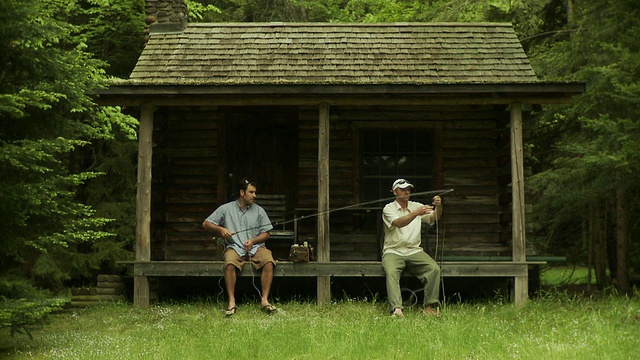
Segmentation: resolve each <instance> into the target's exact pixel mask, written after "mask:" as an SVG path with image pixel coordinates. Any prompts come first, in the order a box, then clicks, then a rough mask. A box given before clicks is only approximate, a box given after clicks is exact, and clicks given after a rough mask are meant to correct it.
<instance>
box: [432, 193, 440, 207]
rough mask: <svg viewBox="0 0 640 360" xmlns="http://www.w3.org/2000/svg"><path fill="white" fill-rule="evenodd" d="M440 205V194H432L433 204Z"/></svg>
mask: <svg viewBox="0 0 640 360" xmlns="http://www.w3.org/2000/svg"><path fill="white" fill-rule="evenodd" d="M440 205H442V199H440V196H437V195H436V196H434V197H433V206H440Z"/></svg>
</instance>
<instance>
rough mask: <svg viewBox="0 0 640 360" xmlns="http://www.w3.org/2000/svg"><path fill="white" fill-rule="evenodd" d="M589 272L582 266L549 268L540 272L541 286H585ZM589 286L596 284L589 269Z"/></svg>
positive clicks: (594, 276)
mask: <svg viewBox="0 0 640 360" xmlns="http://www.w3.org/2000/svg"><path fill="white" fill-rule="evenodd" d="M588 272H589V270H588V269H587V268H586V267H584V266H551V267H545V268H543V269H542V271H541V272H540V282H541V283H542V284H543V285H586V284H587V283H588V282H589V281H588V279H589V277H588ZM591 284H592V285H595V284H596V274H595V272H594V271H593V269H591Z"/></svg>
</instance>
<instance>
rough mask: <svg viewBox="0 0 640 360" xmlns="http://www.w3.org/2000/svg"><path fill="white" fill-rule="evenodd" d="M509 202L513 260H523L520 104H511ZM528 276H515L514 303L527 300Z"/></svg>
mask: <svg viewBox="0 0 640 360" xmlns="http://www.w3.org/2000/svg"><path fill="white" fill-rule="evenodd" d="M510 137H511V204H512V211H511V212H512V214H513V215H512V218H513V219H512V244H511V246H512V251H513V261H516V262H525V261H526V260H527V257H526V246H525V241H526V240H525V219H524V211H525V204H524V164H523V162H524V157H523V150H522V104H519V103H514V104H511V136H510ZM528 294H529V276H528V272H525V276H516V277H515V284H514V294H513V295H514V301H515V303H516V305H523V304H525V303H526V302H527V298H528Z"/></svg>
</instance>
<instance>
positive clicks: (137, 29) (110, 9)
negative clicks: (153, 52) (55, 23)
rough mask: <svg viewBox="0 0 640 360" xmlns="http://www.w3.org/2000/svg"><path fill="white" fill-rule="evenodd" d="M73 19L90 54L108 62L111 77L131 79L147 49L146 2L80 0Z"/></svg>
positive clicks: (135, 0) (132, 0)
mask: <svg viewBox="0 0 640 360" xmlns="http://www.w3.org/2000/svg"><path fill="white" fill-rule="evenodd" d="M78 6H79V7H80V8H79V9H78V13H77V14H75V16H74V17H73V18H72V19H70V21H71V22H73V23H75V24H78V25H79V26H82V32H81V36H82V41H84V42H85V43H86V44H87V51H88V52H90V53H92V54H93V56H94V57H95V58H97V59H101V60H103V61H105V63H106V64H107V67H106V72H107V73H108V74H109V75H113V76H117V77H121V78H125V77H128V76H129V74H130V73H131V71H132V70H133V67H134V65H135V63H136V61H137V60H138V56H140V53H141V52H142V48H143V46H144V26H145V22H144V17H145V13H144V6H145V0H80V1H78Z"/></svg>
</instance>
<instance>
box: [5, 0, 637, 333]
mask: <svg viewBox="0 0 640 360" xmlns="http://www.w3.org/2000/svg"><path fill="white" fill-rule="evenodd" d="M186 3H187V5H188V7H189V10H190V18H189V21H190V22H259V21H286V22H484V21H490V22H510V23H512V24H513V25H514V28H515V31H516V33H517V34H518V36H519V38H520V40H521V42H522V44H523V46H524V48H525V51H526V52H527V54H528V56H529V58H530V60H531V62H532V65H533V67H534V70H535V71H536V74H537V75H538V77H539V78H540V79H541V80H545V81H579V82H585V83H586V85H587V91H586V92H585V93H584V94H583V95H580V96H577V97H575V98H574V99H573V100H572V101H571V102H570V103H569V104H565V105H558V106H545V107H544V108H535V109H533V110H534V115H535V116H533V117H532V118H531V119H530V120H529V121H528V123H527V124H526V126H527V127H528V128H530V129H531V134H532V136H531V138H530V139H529V140H528V142H527V143H526V147H527V152H528V153H530V155H531V156H530V157H529V158H528V159H529V160H528V161H529V164H528V165H529V166H531V167H532V169H533V175H532V176H530V177H529V178H528V179H527V185H528V186H529V188H530V190H531V192H530V193H529V194H528V195H527V196H528V198H527V201H528V202H529V203H532V204H533V206H534V210H533V212H532V214H531V215H530V216H529V218H528V219H527V221H528V222H529V223H530V224H532V226H533V229H534V230H533V233H532V234H530V235H529V237H528V239H527V240H528V241H530V242H532V243H533V244H534V246H535V248H536V249H537V251H538V252H539V253H541V254H549V255H559V256H566V257H567V260H568V262H569V263H572V264H579V265H588V266H592V267H593V268H594V269H595V274H596V280H597V284H598V287H599V288H600V289H609V288H610V289H614V290H615V291H617V292H618V293H620V294H631V293H632V285H633V283H634V279H637V277H638V275H639V274H640V270H639V265H640V242H639V241H637V240H638V236H639V235H640V234H639V230H640V228H639V221H638V220H639V219H640V207H639V203H638V201H637V199H638V198H639V197H638V195H639V190H640V185H639V184H640V181H639V180H640V43H639V42H638V41H637V39H640V3H639V2H637V1H636V0H619V1H615V2H609V1H606V0H589V1H582V0H484V1H481V0H475V1H474V0H200V1H196V0H187V1H186ZM144 9H145V4H144V0H64V1H62V0H3V1H2V2H0V229H1V230H0V246H1V249H2V250H3V251H1V252H0V328H1V327H7V326H8V327H12V328H13V329H19V328H20V326H23V325H25V324H29V323H30V322H36V321H38V319H40V318H42V316H44V315H45V314H46V313H47V312H49V311H51V309H53V308H55V307H56V306H58V305H60V300H56V299H54V298H53V296H52V295H53V294H56V293H59V292H60V291H64V289H67V288H68V287H69V286H77V285H81V284H86V283H92V282H93V281H94V280H95V279H96V275H97V274H98V273H117V272H121V271H122V269H119V268H116V265H115V263H116V260H123V259H130V258H131V257H132V248H133V243H134V239H135V233H134V232H135V218H136V217H135V185H136V162H137V142H136V130H137V126H138V122H137V120H136V119H135V118H132V117H130V116H128V115H127V114H126V113H124V112H123V111H122V109H120V108H117V107H99V106H97V105H96V104H95V102H94V100H95V97H94V95H95V93H96V91H97V90H98V89H101V88H104V87H105V86H107V84H108V82H109V79H111V78H114V77H118V78H126V77H128V75H129V73H130V72H131V70H132V69H133V67H134V65H135V62H136V60H137V58H138V56H139V54H140V52H141V51H142V48H143V46H144V42H145V38H144V31H145V12H144Z"/></svg>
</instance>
